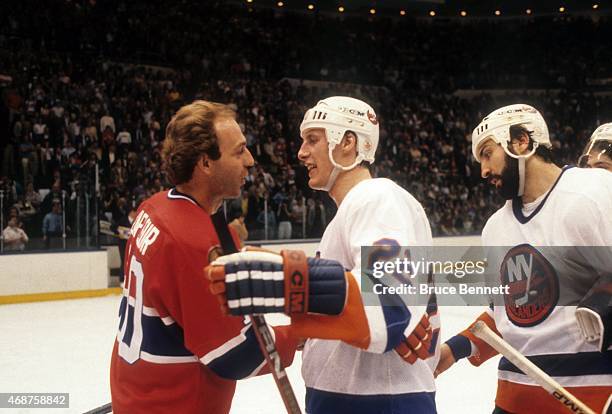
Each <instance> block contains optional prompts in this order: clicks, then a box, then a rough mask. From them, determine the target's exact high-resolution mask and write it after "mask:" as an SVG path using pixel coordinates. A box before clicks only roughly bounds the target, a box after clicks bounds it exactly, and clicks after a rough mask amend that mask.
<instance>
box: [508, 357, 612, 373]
mask: <svg viewBox="0 0 612 414" xmlns="http://www.w3.org/2000/svg"><path fill="white" fill-rule="evenodd" d="M527 359H529V360H530V361H531V362H533V363H534V364H536V365H537V366H538V367H540V368H541V369H542V370H543V371H544V372H546V373H547V374H548V375H550V376H553V377H574V376H579V375H609V374H612V352H579V353H577V354H557V355H536V356H529V357H527ZM499 369H500V370H501V371H510V372H517V373H522V371H521V370H520V369H518V368H517V367H516V366H515V365H514V364H512V363H511V362H510V361H508V360H507V359H506V358H502V359H501V360H500V361H499Z"/></svg>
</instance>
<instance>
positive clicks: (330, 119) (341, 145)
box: [209, 96, 439, 414]
mask: <svg viewBox="0 0 612 414" xmlns="http://www.w3.org/2000/svg"><path fill="white" fill-rule="evenodd" d="M300 134H301V137H302V140H303V142H302V145H301V147H300V150H299V153H298V158H299V159H300V161H301V162H302V163H304V165H305V166H306V168H307V169H308V176H309V186H310V187H312V188H314V189H320V190H324V191H328V192H329V194H330V196H331V197H332V198H333V199H334V201H335V202H336V204H337V205H338V212H337V213H336V216H335V217H334V219H333V220H332V221H331V223H330V224H329V225H328V227H327V229H326V230H325V233H324V234H323V238H322V240H321V244H320V246H319V253H320V257H321V259H327V260H329V261H330V262H333V263H337V262H339V263H340V264H341V265H342V267H344V268H345V269H347V270H348V271H349V272H348V273H347V275H346V276H347V280H348V293H347V303H346V305H345V306H344V309H343V310H342V312H341V313H340V314H339V315H337V316H333V314H332V313H331V312H330V313H328V315H329V316H317V315H313V314H312V313H311V312H301V313H300V312H292V311H291V310H288V309H287V308H288V307H291V304H292V303H293V302H294V301H293V300H292V298H291V295H290V294H289V295H288V294H287V291H288V290H291V289H292V288H291V284H292V283H293V282H292V279H291V275H295V274H296V272H294V271H293V270H288V269H292V265H291V263H290V259H288V257H289V256H291V254H288V253H284V254H283V258H282V259H279V262H277V263H280V264H281V265H282V269H283V271H284V275H285V276H284V287H283V286H282V285H281V286H278V285H277V287H276V288H277V289H278V288H280V289H281V297H280V298H279V297H278V296H277V299H280V300H281V302H282V303H284V307H285V308H284V311H285V313H288V314H289V315H291V316H292V320H291V328H292V329H291V332H292V333H293V334H294V335H296V336H299V337H302V338H323V339H308V341H307V342H306V345H305V348H304V353H303V364H302V374H303V377H304V382H305V384H306V387H307V390H306V411H307V412H308V413H311V414H331V413H334V414H342V413H351V414H361V413H368V414H374V413H376V414H391V413H408V412H413V413H420V414H431V413H435V412H436V405H435V384H434V378H433V371H434V368H435V366H436V363H437V357H438V349H439V335H438V333H439V317H438V314H437V306H436V304H435V302H434V301H430V303H428V304H422V305H408V304H406V302H404V301H401V300H395V299H398V298H397V297H395V299H394V300H393V305H394V306H381V303H380V302H379V303H378V304H377V305H375V306H364V305H363V302H361V299H362V298H361V295H360V293H359V290H360V289H359V284H360V282H361V270H362V267H361V248H362V246H384V247H381V249H385V250H386V253H388V251H389V250H391V251H393V250H395V248H397V247H398V246H415V247H416V246H431V245H432V236H431V229H430V226H429V222H428V220H427V216H426V215H425V211H424V210H423V208H422V206H421V205H420V204H419V203H418V201H417V200H416V199H415V198H414V197H413V196H412V195H410V194H409V193H408V192H407V191H405V190H404V189H402V188H401V187H399V186H398V185H397V184H395V183H394V182H393V181H391V180H388V179H383V178H372V176H371V175H370V172H369V169H368V164H370V163H372V162H374V153H375V151H376V147H377V145H378V136H379V121H378V119H377V117H376V113H375V112H374V109H373V108H372V107H371V106H370V105H368V104H366V103H365V102H363V101H360V100H357V99H353V98H349V97H342V96H336V97H330V98H327V99H324V100H321V101H319V102H318V103H317V104H316V105H315V106H314V107H313V108H311V109H309V110H308V111H307V112H306V114H305V115H304V120H303V121H302V124H301V125H300ZM296 257H298V256H296ZM262 258H263V256H261V257H259V256H255V253H251V254H250V255H249V252H245V253H238V254H236V255H230V256H226V258H225V259H224V260H223V263H221V265H223V266H224V269H222V271H221V272H219V271H218V267H219V265H220V263H217V264H213V265H214V266H213V269H212V270H211V271H210V272H209V274H210V275H211V276H209V277H210V278H211V279H213V280H214V281H216V284H217V285H219V283H222V286H219V288H217V289H215V290H216V291H217V292H221V294H220V300H221V302H222V304H223V306H227V307H228V308H229V311H230V312H231V313H233V314H243V313H248V312H253V311H256V312H262V313H263V312H271V311H274V309H273V306H269V307H268V306H267V305H266V303H268V302H269V303H274V299H273V298H272V297H271V294H270V293H269V292H270V291H273V290H274V289H272V288H268V287H264V288H262V287H258V286H261V285H262V284H263V285H264V286H268V284H267V282H266V279H267V278H276V276H275V275H274V274H270V275H269V276H265V277H262V276H261V275H260V274H261V273H267V271H266V270H262V269H261V266H259V265H258V264H257V263H259V262H260V261H261V260H262ZM388 259H390V257H388ZM308 260H309V261H308V263H309V264H308V266H306V265H304V266H303V267H304V268H307V267H308V268H310V269H312V265H311V263H313V262H312V259H308ZM264 261H267V259H265V258H264ZM228 262H231V265H228V264H227V263H228ZM273 265H274V264H272V263H271V262H270V263H266V264H265V266H264V267H266V268H271V267H272V266H273ZM258 266H259V268H257V269H256V267H258ZM276 266H278V264H276ZM294 267H295V266H293V268H294ZM236 269H238V271H236ZM310 269H309V270H310ZM298 273H299V275H300V279H301V277H302V275H303V274H304V273H307V272H304V271H299V272H298ZM288 275H289V276H288ZM315 276H316V275H309V276H308V277H310V278H313V277H315ZM366 277H367V276H366ZM255 279H256V280H255ZM253 280H255V281H253ZM249 281H252V282H250V283H249ZM330 281H331V280H330ZM332 282H333V281H332ZM336 282H337V281H336ZM317 283H320V281H318V280H317ZM237 285H239V286H238V288H236V286H237ZM307 286H308V287H307V289H306V291H307V292H309V294H310V298H312V297H313V295H316V294H317V293H318V294H319V295H318V298H317V299H316V300H317V301H319V300H320V298H321V297H322V296H323V295H320V292H314V291H313V288H312V286H311V284H310V283H308V284H307ZM319 286H320V285H319ZM317 289H319V288H317ZM255 290H257V292H254V291H255ZM230 296H231V297H230ZM376 300H380V301H384V300H385V299H383V298H382V297H381V298H378V299H376ZM288 302H289V306H287V303H288ZM307 302H311V299H308V300H307ZM243 304H246V305H244V306H243ZM255 304H257V306H255ZM250 305H253V306H250ZM281 309H283V307H282V306H281ZM277 311H278V306H277ZM304 313H306V314H305V315H304Z"/></svg>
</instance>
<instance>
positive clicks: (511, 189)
mask: <svg viewBox="0 0 612 414" xmlns="http://www.w3.org/2000/svg"><path fill="white" fill-rule="evenodd" d="M505 156H506V166H505V167H504V169H503V170H502V172H501V175H491V176H490V177H489V181H490V180H491V179H493V178H496V179H497V180H498V181H501V186H500V187H499V188H497V191H498V192H499V195H501V196H502V197H503V198H504V200H512V199H513V198H516V197H518V190H519V172H518V160H517V159H516V158H512V157H510V156H508V154H505Z"/></svg>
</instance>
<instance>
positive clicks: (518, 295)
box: [500, 244, 559, 327]
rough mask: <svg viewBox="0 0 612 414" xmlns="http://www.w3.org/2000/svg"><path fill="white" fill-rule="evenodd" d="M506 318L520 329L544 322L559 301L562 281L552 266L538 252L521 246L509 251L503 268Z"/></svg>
mask: <svg viewBox="0 0 612 414" xmlns="http://www.w3.org/2000/svg"><path fill="white" fill-rule="evenodd" d="M500 276H501V281H502V284H504V285H506V286H508V287H509V289H508V291H509V294H507V295H505V296H504V302H505V306H506V315H508V319H509V320H510V322H512V323H513V324H515V325H517V326H521V327H527V326H534V325H537V324H539V323H541V322H542V321H544V320H545V319H546V318H547V317H548V315H550V313H551V312H552V311H553V309H554V308H555V306H556V305H557V302H558V301H559V278H558V277H557V273H556V272H555V269H554V268H553V266H552V265H551V264H550V262H549V261H548V260H547V259H546V258H545V257H544V256H543V255H542V253H540V252H539V251H538V250H537V249H536V248H534V247H533V246H530V245H529V244H521V245H519V246H516V247H513V248H512V249H510V250H509V251H508V253H507V254H506V257H504V260H503V262H502V266H501V275H500Z"/></svg>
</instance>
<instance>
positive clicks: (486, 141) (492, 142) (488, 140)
mask: <svg viewBox="0 0 612 414" xmlns="http://www.w3.org/2000/svg"><path fill="white" fill-rule="evenodd" d="M496 145H497V143H496V142H495V140H494V139H493V137H487V138H485V139H483V140H482V142H481V143H480V144H478V147H477V148H476V153H477V154H480V152H481V151H482V150H484V149H485V148H487V147H491V146H496Z"/></svg>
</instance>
